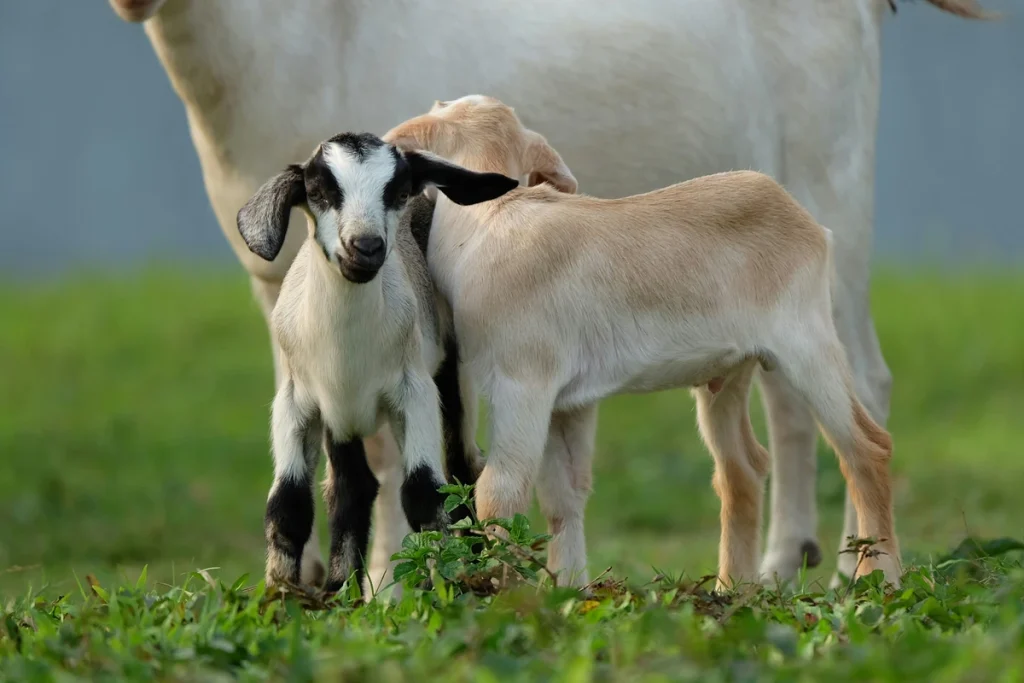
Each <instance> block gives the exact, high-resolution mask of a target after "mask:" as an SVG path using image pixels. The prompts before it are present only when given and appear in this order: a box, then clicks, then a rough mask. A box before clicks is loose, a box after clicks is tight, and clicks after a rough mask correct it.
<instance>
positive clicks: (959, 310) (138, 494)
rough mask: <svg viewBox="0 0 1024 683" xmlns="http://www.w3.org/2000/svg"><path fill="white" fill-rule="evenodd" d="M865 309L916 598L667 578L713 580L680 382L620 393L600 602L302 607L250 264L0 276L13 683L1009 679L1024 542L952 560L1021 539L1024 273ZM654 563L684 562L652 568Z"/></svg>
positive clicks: (608, 436) (948, 282) (814, 586)
mask: <svg viewBox="0 0 1024 683" xmlns="http://www.w3.org/2000/svg"><path fill="white" fill-rule="evenodd" d="M873 305H874V310H875V315H876V320H877V325H878V329H879V333H880V335H881V338H882V347H883V349H884V351H885V354H886V357H887V359H888V362H889V364H890V366H891V367H892V369H893V372H894V374H895V377H896V381H895V385H894V396H893V417H892V420H891V423H890V427H891V430H892V432H893V435H894V439H895V446H896V448H895V456H894V464H893V466H894V470H895V476H896V513H897V524H898V529H899V531H900V535H901V540H902V543H903V549H904V552H905V555H906V559H909V560H915V561H918V562H920V563H921V564H922V566H923V567H924V568H923V569H921V570H920V571H919V572H917V573H915V574H913V575H912V577H911V579H910V580H908V585H909V586H910V587H909V588H908V589H907V591H905V592H903V593H898V594H895V595H890V596H887V597H883V596H882V595H881V594H880V593H879V592H878V591H877V590H875V589H873V588H872V587H871V586H863V587H861V588H860V589H859V590H858V591H856V592H854V593H850V594H846V593H844V594H843V595H841V596H834V595H824V594H823V592H822V589H821V588H820V584H821V583H822V582H818V579H821V578H824V577H827V576H828V574H829V573H830V572H831V571H832V568H833V567H834V562H828V561H827V562H826V564H825V565H824V566H823V567H821V568H820V569H819V570H817V571H816V572H812V573H811V574H810V576H809V577H808V582H807V584H806V585H805V587H804V590H805V593H806V595H805V596H804V598H803V599H799V600H797V599H794V598H792V597H791V596H790V597H784V596H780V595H778V594H777V593H770V592H765V593H761V594H743V595H739V596H733V597H732V598H729V599H722V600H713V599H711V598H708V597H706V596H704V595H703V593H701V592H700V591H699V590H696V589H694V588H693V586H691V585H690V584H688V583H686V582H682V583H680V582H678V581H676V580H675V579H676V578H678V577H679V576H680V575H683V574H685V575H686V576H688V577H692V578H696V577H700V576H701V575H703V574H706V573H709V572H713V571H714V563H715V547H716V543H717V534H718V519H717V515H718V505H717V500H716V498H715V497H714V494H713V492H712V490H711V487H710V477H711V463H710V458H709V457H708V456H707V454H706V453H705V452H704V451H703V449H702V448H701V447H700V446H699V443H698V441H697V438H696V431H695V428H694V409H693V405H692V403H691V401H690V399H689V397H688V395H687V394H686V393H685V392H672V393H665V394H660V395H653V396H644V397H622V398H617V399H614V400H610V401H607V402H606V403H605V404H604V405H603V407H602V417H601V426H600V435H599V441H598V453H597V458H596V470H597V472H596V478H595V492H594V496H593V498H592V499H591V503H590V507H589V509H588V541H589V544H590V550H591V570H592V573H594V574H597V573H599V572H600V571H602V570H603V569H605V567H611V568H612V570H611V572H610V573H609V574H607V575H606V576H607V577H613V578H614V580H609V581H608V582H607V585H604V586H603V587H602V589H601V591H599V592H598V595H597V596H595V598H596V599H595V600H594V601H593V602H589V603H579V602H573V600H574V598H572V597H569V596H567V595H565V594H561V593H557V592H556V593H551V594H548V593H543V594H537V593H536V592H526V593H517V594H509V595H505V596H501V597H497V598H476V597H473V596H471V595H461V594H460V590H459V589H458V584H457V583H455V584H451V585H450V586H449V590H448V591H446V590H445V589H443V588H435V590H433V591H430V592H426V593H418V592H416V591H413V592H412V593H411V594H410V595H409V596H408V597H407V598H406V599H405V600H404V601H403V602H402V603H400V604H398V605H396V606H391V607H386V606H383V605H374V606H370V607H366V608H354V607H351V606H341V607H336V608H335V609H333V610H330V611H317V610H313V611H310V612H307V613H304V614H301V615H300V614H298V613H294V614H293V613H292V612H291V611H289V609H290V608H288V609H286V608H285V607H281V606H280V605H281V603H280V602H279V601H275V600H272V599H270V598H268V597H266V596H261V592H260V589H259V588H256V589H255V590H249V589H250V588H251V585H250V584H253V583H255V578H257V577H258V576H259V575H260V574H261V570H262V552H263V540H262V526H261V525H262V512H263V503H264V501H265V496H266V491H267V488H268V486H269V484H270V479H271V465H270V458H269V455H268V448H267V434H268V427H267V415H268V405H269V401H270V399H271V394H272V386H271V384H272V380H271V370H270V363H269V352H268V348H269V347H268V344H267V338H266V331H265V328H264V326H263V323H262V320H261V318H260V316H259V314H258V313H257V311H256V308H255V304H253V303H252V302H251V300H250V297H249V291H248V286H247V282H246V281H245V280H244V278H242V277H241V276H240V274H239V273H238V272H236V271H232V272H228V273H198V274H193V275H186V274H184V273H181V272H175V271H170V270H163V271H161V270H150V271H146V272H144V273H140V274H138V275H135V276H131V277H128V276H125V277H121V278H118V279H110V278H99V277H86V276H79V277H76V278H74V279H68V280H65V281H62V282H59V283H54V284H45V285H24V284H8V285H6V286H3V287H0V405H2V408H3V409H2V410H0V459H2V460H0V462H2V463H3V467H2V468H0V609H3V610H4V612H5V617H4V621H5V624H0V679H5V680H6V678H10V677H12V676H14V677H26V678H30V677H33V676H35V675H37V674H38V675H39V676H41V678H40V680H46V679H47V676H48V675H49V674H47V673H46V672H48V671H49V672H52V671H54V670H55V669H54V668H53V667H55V668H57V669H60V668H63V669H66V670H68V671H72V672H77V673H78V674H88V673H97V672H107V673H109V674H111V675H112V676H113V677H114V678H121V677H124V676H137V675H142V674H144V673H145V672H152V671H156V672H158V673H159V674H160V675H162V676H164V677H167V678H175V677H177V678H179V679H190V680H191V679H194V678H196V677H199V678H204V679H207V677H209V676H213V672H215V671H221V672H233V673H234V674H237V675H241V676H242V677H243V678H253V679H261V678H265V677H268V676H269V677H271V678H275V679H279V678H289V677H295V678H296V679H297V680H305V679H308V678H309V677H310V676H312V675H314V674H316V675H318V676H326V677H327V679H329V680H336V679H337V678H336V674H338V673H339V672H340V673H346V672H347V673H348V674H349V677H350V678H349V679H351V680H361V679H362V678H363V677H365V676H367V675H369V672H370V671H371V669H373V668H374V667H376V666H377V665H378V664H379V665H380V669H379V671H377V674H376V675H378V676H379V677H383V678H386V679H391V678H393V679H395V680H403V679H408V680H423V678H422V676H423V675H427V674H431V673H437V672H439V671H444V672H445V673H446V674H450V675H452V676H454V677H455V678H463V677H465V678H467V679H475V680H493V679H494V677H498V678H507V677H514V676H522V677H525V678H524V680H538V678H541V677H545V675H544V674H545V672H546V676H552V675H554V676H555V677H556V678H558V679H560V680H589V679H591V678H592V677H593V678H607V677H609V676H613V677H615V676H614V675H613V674H614V672H618V675H621V676H623V677H644V676H653V677H655V678H657V677H658V676H666V677H667V678H664V680H669V679H677V678H678V679H687V678H692V679H693V680H758V679H760V678H761V677H774V676H782V677H787V678H790V677H795V678H800V677H801V676H810V677H811V678H810V679H814V680H817V679H818V678H819V677H824V676H830V677H832V678H837V679H841V680H847V679H849V680H853V679H854V678H859V679H863V678H865V677H868V678H871V679H873V680H889V679H890V677H891V678H892V680H896V679H899V678H902V679H906V678H907V676H908V675H909V676H911V677H912V680H924V678H916V676H921V675H924V673H926V672H932V673H933V674H934V676H932V675H931V674H929V680H950V681H952V680H1007V681H1009V680H1018V679H1019V676H1022V675H1024V669H1022V668H1021V663H1024V631H1022V628H1024V607H1022V605H1021V596H1022V595H1024V575H1022V573H1021V570H1020V568H1019V562H1018V561H1017V560H1016V559H1015V556H1014V554H1012V553H1011V554H1010V555H1008V556H1006V557H1005V558H1003V559H1002V560H999V561H986V562H983V563H980V564H979V563H973V564H970V565H969V567H970V568H971V569H972V572H973V573H971V574H969V575H968V574H964V572H963V571H962V570H964V569H965V567H968V565H965V564H963V563H952V564H950V563H946V564H941V563H938V561H937V558H939V557H940V556H941V555H942V554H943V553H944V552H947V551H949V550H950V549H951V548H953V547H954V546H956V545H957V544H958V543H959V542H960V541H961V540H962V539H963V538H964V537H965V536H967V535H972V536H976V537H983V538H991V537H1024V528H1022V527H1024V523H1022V521H1021V519H1022V514H1024V502H1022V501H1021V499H1020V496H1019V490H1020V488H1021V486H1022V485H1024V458H1021V457H1019V453H1020V446H1019V444H1020V441H1021V437H1024V425H1022V421H1021V415H1022V408H1024V274H1021V273H999V272H980V271H979V272H972V273H965V274H960V275H957V276H953V277H942V276H940V275H937V274H935V273H930V272H924V271H918V272H915V273H913V274H909V275H908V274H902V275H898V274H896V273H895V272H894V271H893V272H890V271H882V272H880V273H879V274H878V276H877V277H876V283H875V286H874V296H873ZM755 410H756V412H757V414H758V417H760V410H759V405H757V403H756V402H755ZM758 429H759V431H760V432H761V434H762V438H763V428H762V425H761V421H760V419H759V420H758ZM819 462H820V467H819V470H820V477H819V500H820V503H821V506H822V526H821V529H820V533H819V540H820V542H821V543H822V545H823V546H824V547H826V548H833V547H835V546H836V544H837V543H838V540H839V538H838V537H839V523H840V516H841V510H842V490H843V489H842V479H841V476H840V475H839V471H838V468H837V466H836V464H835V460H834V458H833V456H832V454H831V453H830V452H828V451H827V449H825V448H824V447H822V448H821V450H820V452H819ZM533 519H534V520H535V521H539V518H538V517H537V516H536V515H534V516H533ZM537 528H540V529H542V527H541V526H539V525H537ZM939 565H941V566H939ZM144 566H147V569H146V574H147V577H146V581H147V583H146V586H142V585H141V584H139V587H138V588H137V589H136V587H135V586H136V584H137V579H138V577H139V576H140V573H141V572H142V569H143V567H144ZM653 567H657V568H658V570H661V571H663V572H666V573H668V574H670V575H671V578H664V577H662V578H660V579H658V580H657V581H655V582H654V583H648V582H650V581H651V580H652V578H653V577H654V575H655V573H656V572H655V570H654V569H653ZM197 568H210V571H209V572H208V575H209V577H212V578H211V579H210V581H209V582H208V581H207V580H206V579H205V578H203V577H200V576H195V575H192V574H191V572H193V571H194V570H196V569H197ZM214 568H215V569H214ZM244 573H249V574H250V576H252V577H253V579H252V580H248V581H246V580H243V581H242V582H241V583H239V584H238V585H237V586H235V587H234V588H232V586H233V585H234V584H235V583H236V579H238V578H239V577H240V576H241V575H243V574H244ZM86 575H92V576H94V577H96V580H97V581H98V583H99V585H100V586H101V588H99V589H98V590H97V591H96V592H95V594H94V593H93V592H92V591H91V590H90V589H89V588H88V587H87V586H86V587H85V588H82V586H85V582H84V578H83V577H85V576H86ZM221 581H223V582H224V583H225V584H226V585H225V586H220V582H221ZM617 581H623V582H624V583H621V584H620V583H616V582H617ZM210 584H213V585H210ZM118 587H120V588H121V589H123V594H122V595H121V596H120V597H112V594H114V593H116V592H117V590H118ZM627 587H628V588H627ZM86 595H88V596H90V597H88V598H86V597H85V596H86ZM858 596H859V597H858ZM289 604H291V603H289ZM581 605H582V607H581ZM275 606H276V607H275ZM944 615H946V616H944ZM946 645H948V646H949V647H946ZM953 645H955V646H956V647H952V646H953ZM19 651H20V653H21V654H20V655H18V654H17V653H18V652H19ZM885 667H888V671H889V673H886V672H885ZM939 671H941V672H942V673H941V675H940V674H939V673H937V672H939ZM985 672H990V673H991V676H989V675H986V674H985ZM5 673H6V678H5V676H4V674H5ZM488 677H490V678H488ZM810 679H808V680H810ZM347 680H348V679H347Z"/></svg>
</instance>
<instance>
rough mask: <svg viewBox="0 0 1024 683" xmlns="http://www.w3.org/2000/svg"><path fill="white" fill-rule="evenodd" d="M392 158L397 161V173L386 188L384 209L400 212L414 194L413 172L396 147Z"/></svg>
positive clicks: (393, 149)
mask: <svg viewBox="0 0 1024 683" xmlns="http://www.w3.org/2000/svg"><path fill="white" fill-rule="evenodd" d="M391 156H392V157H393V158H394V160H395V172H394V174H393V175H392V176H391V180H389V181H388V184H387V185H385V186H384V193H383V197H382V199H383V201H384V208H385V209H387V210H390V211H398V210H399V209H401V208H402V207H403V206H405V203H406V202H407V201H408V200H409V194H410V193H411V192H412V172H411V171H410V169H409V164H407V163H406V161H405V159H403V158H402V155H401V154H399V153H398V150H397V149H395V148H394V147H392V148H391Z"/></svg>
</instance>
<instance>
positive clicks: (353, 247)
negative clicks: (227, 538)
mask: <svg viewBox="0 0 1024 683" xmlns="http://www.w3.org/2000/svg"><path fill="white" fill-rule="evenodd" d="M517 184H518V183H517V181H516V180H513V179H511V178H508V177H506V176H503V175H501V174H497V173H476V172H473V171H469V170H466V169H464V168H461V167H459V166H455V165H453V164H450V163H448V162H446V161H444V160H442V159H440V158H439V157H435V156H432V155H429V154H426V153H423V154H421V153H416V152H400V151H398V150H397V149H396V148H395V147H393V146H391V145H389V144H387V143H385V142H383V141H382V140H380V139H379V138H377V137H375V136H373V135H369V134H351V133H346V134H341V135H337V136H335V137H333V138H330V139H329V140H326V141H324V142H323V143H321V144H320V145H319V146H318V147H317V149H316V151H315V152H314V154H313V156H312V157H311V158H310V159H309V160H308V161H306V163H305V164H303V165H301V166H300V165H291V166H288V167H287V168H286V169H285V170H284V171H282V172H281V173H280V174H278V175H277V176H275V177H274V178H272V179H270V180H268V181H267V182H266V183H265V184H264V185H263V186H262V187H260V189H259V190H258V191H257V192H256V194H255V195H253V197H252V198H251V199H249V201H248V202H246V204H245V205H244V206H243V207H242V208H241V210H239V212H238V229H239V231H240V232H241V234H242V237H243V239H244V240H245V242H246V244H247V245H248V246H249V249H251V250H252V251H253V253H255V254H257V255H259V256H260V257H262V258H264V259H266V260H268V261H270V260H273V259H274V258H275V257H276V256H277V254H278V252H279V251H280V249H281V245H282V244H283V242H284V237H285V231H286V229H287V225H288V217H289V213H290V211H291V209H292V208H293V207H299V208H301V209H303V210H305V212H306V213H307V216H308V218H309V220H308V223H309V230H310V232H309V237H308V239H307V240H306V242H305V243H304V244H303V245H302V247H301V249H300V251H299V253H298V256H297V257H296V259H295V261H294V263H293V265H292V266H291V268H290V269H289V270H288V273H287V275H286V276H285V278H284V282H283V284H282V287H281V294H280V297H279V298H278V301H277V304H276V306H275V308H274V311H273V314H272V317H271V328H272V333H273V334H274V336H275V338H276V340H277V342H278V343H279V344H280V348H281V351H282V355H283V358H282V359H281V361H282V365H283V369H284V373H285V375H284V380H283V382H282V383H281V385H280V388H279V390H278V392H277V395H276V397H275V398H274V403H273V408H272V419H271V440H272V448H273V455H274V483H273V486H272V487H271V489H270V494H269V496H268V499H267V510H266V518H265V529H266V538H267V567H266V579H267V583H268V585H272V584H275V583H278V582H281V581H289V582H292V583H298V582H299V578H300V567H301V565H302V553H303V549H304V546H305V545H306V544H307V541H309V539H310V534H311V531H312V526H313V510H314V500H313V480H314V473H315V470H316V468H317V465H318V462H319V459H320V457H319V455H320V443H321V439H323V443H324V447H325V449H326V451H327V455H328V463H327V474H326V479H325V481H324V497H325V499H326V502H327V507H328V514H329V517H330V518H329V522H330V527H331V549H330V560H329V563H328V568H327V580H326V585H325V588H326V589H327V590H337V589H338V588H339V587H340V586H341V585H342V584H343V583H344V582H345V581H346V580H347V579H349V578H350V577H351V576H352V575H353V574H355V577H356V580H359V581H361V580H362V575H363V572H364V561H365V560H364V558H365V557H366V548H367V542H368V537H369V531H370V517H371V508H372V506H373V502H374V499H375V498H376V496H377V491H378V483H377V480H376V478H375V477H374V475H373V473H372V472H371V470H370V468H369V466H368V464H367V462H366V453H365V449H364V447H363V441H362V438H364V437H369V436H371V435H373V434H374V433H375V432H377V430H378V428H379V427H380V426H381V424H382V423H383V421H384V420H387V421H388V422H389V423H390V425H391V429H392V432H393V433H394V435H395V438H396V440H397V442H398V445H399V448H400V450H401V453H402V458H403V460H404V474H405V480H404V482H403V484H402V491H401V498H402V507H403V509H404V511H405V515H406V518H407V519H408V522H409V525H410V526H411V527H412V528H413V529H414V530H417V531H419V530H421V529H424V528H440V529H445V528H446V524H447V515H446V513H445V511H444V506H443V500H444V497H443V496H442V495H441V494H440V493H438V491H437V489H438V487H439V486H441V485H442V484H443V483H444V467H443V463H442V443H443V440H444V438H445V436H446V435H448V436H449V444H448V446H449V470H451V469H452V463H451V460H452V458H453V457H454V458H456V459H458V458H460V457H461V456H462V455H463V454H462V453H461V452H459V453H452V452H451V449H452V446H453V445H455V444H452V443H451V441H452V440H458V441H461V439H458V438H456V439H452V438H451V437H453V436H454V437H457V436H459V435H460V429H461V425H450V424H445V425H444V426H443V427H442V410H441V403H440V402H439V397H438V385H441V386H442V396H441V399H440V400H441V401H445V400H453V401H455V402H458V401H459V400H460V397H459V395H458V382H457V381H455V382H451V381H450V379H451V377H450V375H451V374H452V373H451V372H450V369H451V367H452V361H453V360H454V359H453V358H452V356H454V355H455V354H454V353H452V352H451V350H452V349H454V348H455V345H454V343H453V342H454V339H453V337H452V334H453V333H452V332H451V324H450V317H449V315H448V314H447V313H446V311H447V307H446V306H445V305H443V303H442V302H441V301H440V299H439V298H438V295H437V294H436V291H435V289H434V287H433V285H432V283H431V280H430V277H429V275H428V272H427V267H426V259H425V248H426V244H425V243H426V236H427V235H428V234H429V229H430V222H431V220H432V215H433V202H432V201H431V200H430V199H428V198H427V197H426V195H425V193H423V190H424V189H425V188H426V187H427V186H434V187H436V188H437V189H438V190H440V191H441V192H443V193H444V194H445V195H446V196H447V197H448V198H449V199H451V200H452V201H454V202H456V203H458V204H477V203H480V202H485V201H488V200H491V199H495V198H497V197H500V196H501V195H503V194H505V193H506V192H508V191H509V190H511V189H512V188H514V187H516V186H517ZM446 351H448V353H447V354H446ZM446 355H447V356H449V358H448V360H447V362H446ZM442 364H445V365H447V366H448V367H449V371H448V372H447V373H442V374H447V375H449V377H448V380H447V381H444V380H443V379H441V378H440V375H439V374H438V372H439V370H441V369H442ZM435 380H437V384H435ZM446 391H447V392H448V394H449V395H448V396H445V395H444V394H445V392H446ZM452 392H454V394H455V395H454V396H452V395H450V394H451V393H452ZM444 412H445V413H446V415H445V417H446V419H447V418H448V417H449V413H453V412H461V410H459V411H448V410H445V411H444ZM456 419H458V416H456ZM460 445H461V444H460ZM474 446H475V444H474ZM460 450H461V449H460ZM307 552H308V551H307ZM317 557H319V555H318V553H317Z"/></svg>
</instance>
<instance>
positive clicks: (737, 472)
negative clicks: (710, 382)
mask: <svg viewBox="0 0 1024 683" xmlns="http://www.w3.org/2000/svg"><path fill="white" fill-rule="evenodd" d="M756 368H757V361H756V360H750V361H746V362H745V363H744V364H743V365H742V366H740V367H739V368H737V369H736V370H734V371H733V372H732V374H731V375H729V376H727V377H726V378H725V382H724V384H723V385H722V388H721V389H720V390H719V391H717V392H715V393H712V391H711V390H710V389H709V388H708V387H707V386H702V387H698V388H696V389H694V390H693V394H694V397H695V398H696V399H697V424H698V426H699V427H700V434H701V437H702V438H703V439H704V443H705V444H706V445H707V447H708V450H710V451H711V455H712V456H713V457H714V459H715V474H714V479H713V483H714V487H715V492H716V493H717V494H718V497H719V499H721V502H722V512H721V526H722V528H721V541H720V543H719V547H718V590H724V589H727V588H730V587H735V586H736V585H737V584H738V583H740V582H744V581H752V580H755V579H756V577H757V564H758V546H759V545H760V540H761V501H762V497H763V495H764V480H765V477H766V476H767V474H768V463H769V458H768V452H767V451H766V450H765V449H764V447H762V446H761V444H760V443H758V441H757V438H756V437H755V436H754V429H753V427H752V426H751V424H750V408H749V405H748V404H749V394H750V382H751V380H752V378H753V374H754V370H755V369H756Z"/></svg>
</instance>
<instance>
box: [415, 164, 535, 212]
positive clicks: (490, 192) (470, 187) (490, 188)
mask: <svg viewBox="0 0 1024 683" xmlns="http://www.w3.org/2000/svg"><path fill="white" fill-rule="evenodd" d="M405 161H406V163H408V164H409V169H410V170H411V171H412V179H413V187H414V189H415V190H416V192H420V191H422V190H423V188H424V187H425V186H427V185H433V186H434V187H436V188H437V189H439V190H440V191H441V192H443V193H444V195H445V196H446V197H448V199H450V200H452V201H453V202H455V203H456V204H461V205H462V206H469V205H470V204H479V203H481V202H487V201H490V200H492V199H497V198H498V197H500V196H502V195H503V194H505V193H506V192H508V191H510V190H512V189H514V188H516V187H518V186H519V181H518V180H515V179H514V178H509V177H508V176H506V175H502V174H501V173H478V172H477V171H470V170H469V169H468V168H463V167H461V166H457V165H455V164H453V163H451V162H449V161H445V160H444V159H442V158H441V157H439V156H436V155H434V154H430V153H429V152H406V153H405Z"/></svg>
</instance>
